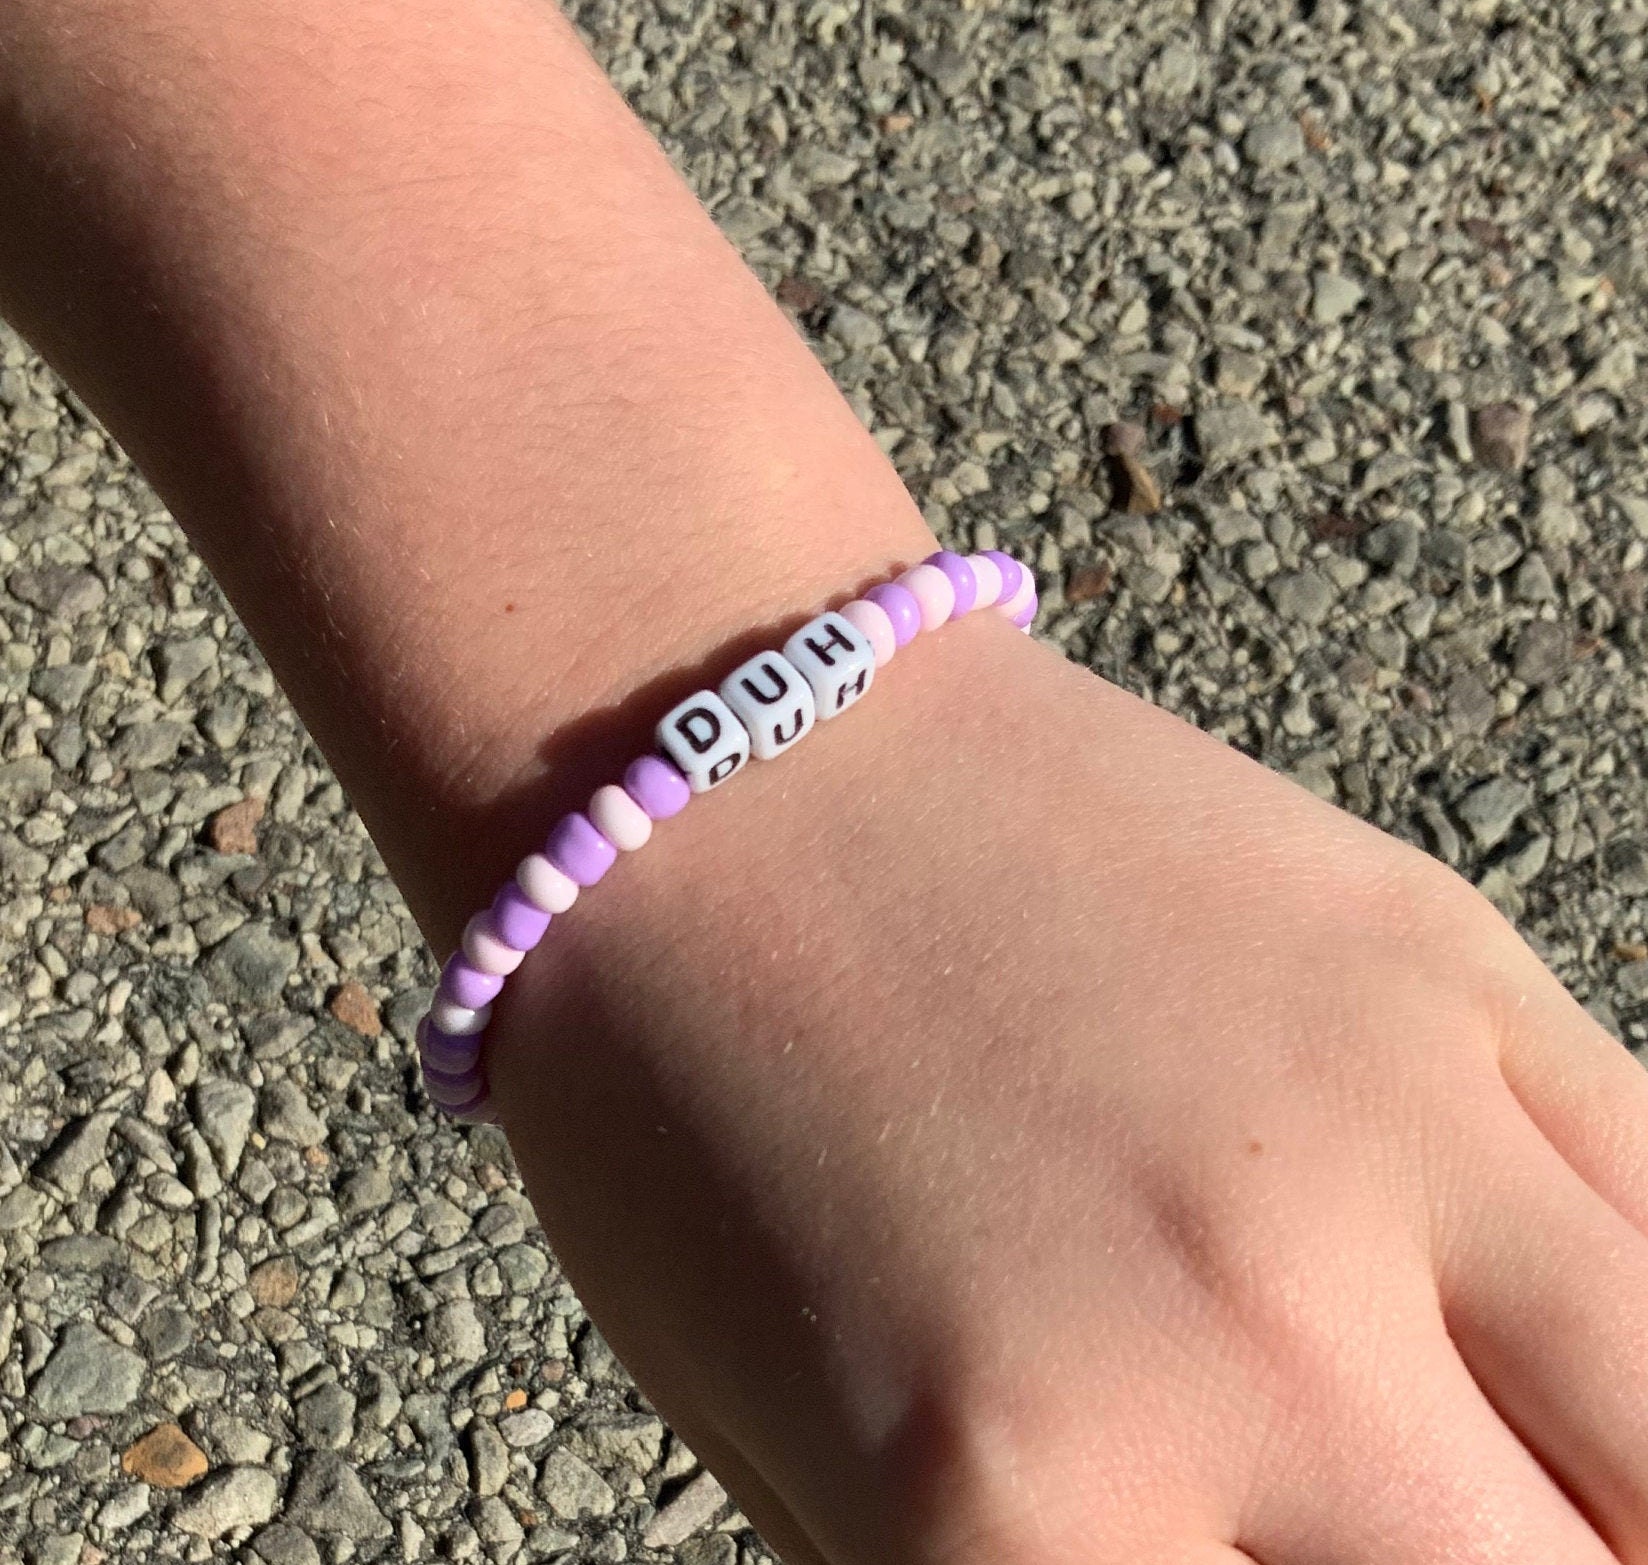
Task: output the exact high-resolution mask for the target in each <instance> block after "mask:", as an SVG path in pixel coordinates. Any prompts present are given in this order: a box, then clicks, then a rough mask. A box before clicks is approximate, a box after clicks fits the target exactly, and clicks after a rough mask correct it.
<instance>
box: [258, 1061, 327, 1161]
mask: <svg viewBox="0 0 1648 1565" xmlns="http://www.w3.org/2000/svg"><path fill="white" fill-rule="evenodd" d="M258 1127H259V1129H261V1130H262V1131H263V1133H264V1135H266V1136H268V1137H269V1138H270V1139H271V1140H273V1141H285V1142H287V1143H289V1144H290V1145H292V1146H295V1147H318V1146H319V1145H320V1144H321V1143H322V1142H323V1141H325V1140H326V1121H325V1120H323V1119H322V1118H321V1117H320V1115H318V1114H317V1113H316V1112H315V1111H314V1110H313V1109H312V1108H310V1106H309V1099H308V1098H307V1097H306V1096H305V1095H304V1091H303V1088H301V1087H300V1086H298V1084H297V1083H296V1082H295V1081H293V1080H291V1078H290V1077H287V1076H277V1077H276V1078H275V1079H274V1080H273V1081H271V1082H270V1083H269V1084H268V1085H267V1086H266V1087H265V1088H264V1089H263V1091H262V1092H261V1093H259V1094H258Z"/></svg>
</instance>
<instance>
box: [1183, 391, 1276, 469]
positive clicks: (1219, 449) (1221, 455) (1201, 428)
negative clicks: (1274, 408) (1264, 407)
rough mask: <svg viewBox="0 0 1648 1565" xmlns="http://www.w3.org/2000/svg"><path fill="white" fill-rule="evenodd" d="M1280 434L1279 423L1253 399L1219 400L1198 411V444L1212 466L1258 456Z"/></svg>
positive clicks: (1227, 464) (1220, 465) (1208, 463)
mask: <svg viewBox="0 0 1648 1565" xmlns="http://www.w3.org/2000/svg"><path fill="white" fill-rule="evenodd" d="M1278 438H1279V437H1278V436H1277V433H1276V428H1275V426H1274V425H1273V424H1272V423H1271V422H1270V420H1269V419H1268V418H1266V417H1265V415H1264V414H1263V413H1261V412H1260V411H1259V410H1258V408H1256V407H1254V406H1253V404H1252V403H1250V402H1216V403H1214V404H1212V405H1211V406H1209V407H1206V408H1204V409H1203V410H1202V411H1201V412H1199V413H1198V414H1197V415H1196V445H1197V448H1198V449H1199V450H1200V451H1201V454H1202V461H1203V462H1204V463H1205V464H1206V465H1207V466H1208V467H1210V468H1220V467H1228V466H1230V465H1231V464H1232V463H1234V462H1239V461H1242V460H1243V459H1244V458H1246V457H1251V456H1256V455H1258V453H1259V452H1261V451H1263V450H1265V449H1267V448H1268V447H1270V446H1273V445H1275V444H1276V443H1277V440H1278Z"/></svg>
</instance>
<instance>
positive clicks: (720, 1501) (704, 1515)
mask: <svg viewBox="0 0 1648 1565" xmlns="http://www.w3.org/2000/svg"><path fill="white" fill-rule="evenodd" d="M726 1502H727V1491H726V1490H725V1489H723V1488H722V1487H721V1485H720V1484H719V1483H717V1482H716V1479H715V1475H714V1474H713V1473H711V1472H708V1471H705V1472H701V1473H700V1474H699V1475H698V1476H697V1477H696V1478H694V1479H693V1480H692V1482H691V1483H689V1484H688V1485H687V1486H686V1487H685V1488H684V1489H682V1490H681V1492H680V1493H679V1494H677V1495H676V1496H675V1498H674V1499H673V1500H671V1501H670V1502H669V1503H668V1504H667V1505H665V1506H662V1507H660V1509H659V1511H658V1514H657V1515H656V1516H654V1517H653V1518H652V1520H651V1521H650V1522H648V1523H647V1530H646V1532H645V1533H643V1534H642V1536H641V1541H642V1542H643V1543H644V1544H646V1546H647V1547H648V1548H649V1549H673V1548H675V1547H676V1546H677V1545H678V1544H681V1543H684V1542H686V1540H687V1539H688V1538H689V1537H691V1536H692V1534H693V1533H695V1532H697V1531H698V1530H699V1529H700V1528H701V1527H707V1526H708V1525H709V1524H710V1523H711V1522H712V1521H714V1519H715V1514H716V1512H717V1511H719V1510H720V1509H721V1507H722V1506H723V1505H725V1504H726Z"/></svg>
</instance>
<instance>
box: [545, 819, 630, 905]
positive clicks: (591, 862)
mask: <svg viewBox="0 0 1648 1565" xmlns="http://www.w3.org/2000/svg"><path fill="white" fill-rule="evenodd" d="M544 857H545V858H546V859H548V860H549V862H550V863H551V864H553V865H554V866H555V867H556V869H558V870H560V871H561V872H562V874H564V875H566V876H567V877H568V878H569V879H571V880H575V881H577V882H578V884H579V885H580V886H593V885H594V884H595V882H596V881H598V880H599V879H600V878H601V877H602V876H603V875H604V874H606V872H607V871H608V870H609V869H611V868H612V866H613V863H614V861H615V860H616V859H617V857H618V850H617V849H616V848H615V847H613V845H612V844H611V843H610V842H608V841H607V839H606V838H605V837H603V836H602V835H601V834H600V832H598V831H597V830H596V829H595V824H594V822H592V821H591V820H590V818H589V817H588V816H587V815H584V814H581V813H580V812H578V811H576V810H574V811H573V812H572V814H570V815H563V816H562V817H561V818H560V820H558V821H557V822H556V823H555V829H554V830H553V831H551V832H550V834H549V841H548V842H547V843H545V844H544Z"/></svg>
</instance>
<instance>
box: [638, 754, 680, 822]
mask: <svg viewBox="0 0 1648 1565" xmlns="http://www.w3.org/2000/svg"><path fill="white" fill-rule="evenodd" d="M624 792H625V793H627V794H628V795H629V796H630V798H632V799H633V800H635V802H636V803H637V804H639V805H640V806H641V808H642V809H643V810H645V811H646V812H647V815H648V817H649V818H650V819H652V820H655V821H667V820H668V819H669V818H670V816H672V815H679V814H680V813H681V812H682V810H684V809H686V807H687V800H689V799H690V798H691V797H692V788H691V787H690V786H689V784H688V782H687V779H686V778H685V777H683V776H682V775H681V773H680V772H679V770H677V769H676V768H675V767H673V766H671V765H670V763H669V762H668V761H666V760H665V759H664V758H663V756H661V755H638V756H636V757H635V759H634V760H633V761H631V762H630V763H629V765H628V767H626V768H625V771H624Z"/></svg>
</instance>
